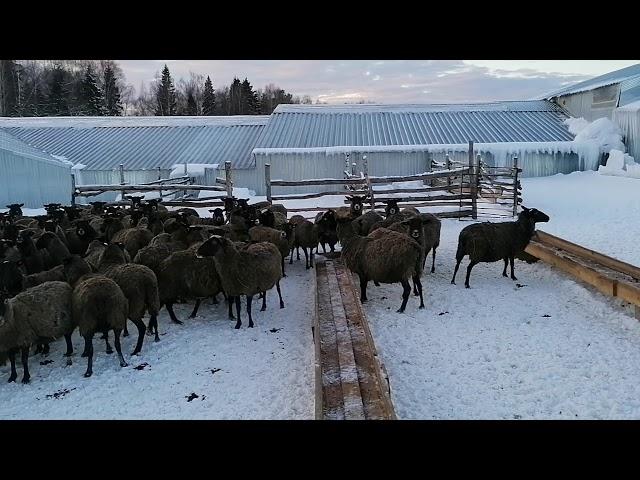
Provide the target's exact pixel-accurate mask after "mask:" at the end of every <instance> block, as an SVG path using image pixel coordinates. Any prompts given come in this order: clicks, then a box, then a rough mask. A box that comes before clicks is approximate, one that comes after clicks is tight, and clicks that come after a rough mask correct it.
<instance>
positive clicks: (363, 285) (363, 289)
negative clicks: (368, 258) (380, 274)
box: [360, 277, 375, 303]
mask: <svg viewBox="0 0 640 480" xmlns="http://www.w3.org/2000/svg"><path fill="white" fill-rule="evenodd" d="M374 282H375V280H374ZM367 283H369V281H368V280H367V279H366V278H363V277H360V302H362V303H364V302H366V301H367Z"/></svg>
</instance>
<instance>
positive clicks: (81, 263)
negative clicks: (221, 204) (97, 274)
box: [62, 255, 92, 286]
mask: <svg viewBox="0 0 640 480" xmlns="http://www.w3.org/2000/svg"><path fill="white" fill-rule="evenodd" d="M62 265H63V268H64V276H65V277H66V279H67V282H69V284H70V285H72V286H73V285H75V284H76V282H77V281H78V279H80V277H82V276H83V275H86V274H88V273H92V270H91V267H90V266H89V264H88V263H87V261H86V260H85V259H84V258H82V257H81V256H80V255H70V256H68V257H67V258H65V259H63V260H62Z"/></svg>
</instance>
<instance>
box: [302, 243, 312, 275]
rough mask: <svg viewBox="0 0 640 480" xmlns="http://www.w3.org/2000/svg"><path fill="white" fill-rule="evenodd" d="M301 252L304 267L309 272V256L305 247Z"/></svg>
mask: <svg viewBox="0 0 640 480" xmlns="http://www.w3.org/2000/svg"><path fill="white" fill-rule="evenodd" d="M302 251H303V252H304V265H305V268H306V269H307V270H309V268H310V267H309V255H307V247H302Z"/></svg>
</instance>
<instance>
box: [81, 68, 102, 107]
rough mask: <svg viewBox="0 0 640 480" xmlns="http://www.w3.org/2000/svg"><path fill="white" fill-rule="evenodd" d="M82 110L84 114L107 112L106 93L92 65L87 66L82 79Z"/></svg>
mask: <svg viewBox="0 0 640 480" xmlns="http://www.w3.org/2000/svg"><path fill="white" fill-rule="evenodd" d="M81 112H82V113H83V114H84V115H91V116H96V117H99V116H103V115H105V114H106V113H107V109H106V107H105V99H104V95H103V94H102V90H100V88H99V87H98V82H97V81H96V76H95V75H94V73H93V70H92V68H91V67H90V66H88V67H87V70H86V71H85V74H84V79H83V81H82V101H81Z"/></svg>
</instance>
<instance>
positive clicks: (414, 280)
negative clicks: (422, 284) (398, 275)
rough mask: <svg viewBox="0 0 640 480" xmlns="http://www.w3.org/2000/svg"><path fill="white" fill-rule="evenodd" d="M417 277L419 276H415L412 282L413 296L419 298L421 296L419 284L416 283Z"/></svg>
mask: <svg viewBox="0 0 640 480" xmlns="http://www.w3.org/2000/svg"><path fill="white" fill-rule="evenodd" d="M416 276H417V275H415V276H414V277H413V278H412V279H411V280H412V281H413V295H414V296H415V297H417V296H418V295H420V292H418V284H417V283H416ZM419 279H420V278H419V277H418V280H419Z"/></svg>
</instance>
